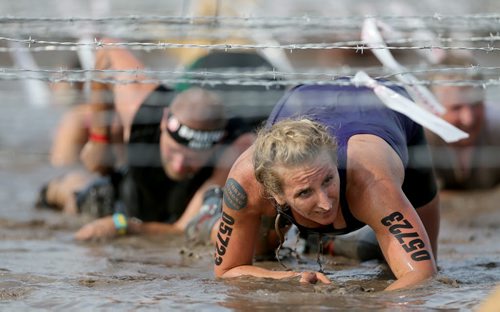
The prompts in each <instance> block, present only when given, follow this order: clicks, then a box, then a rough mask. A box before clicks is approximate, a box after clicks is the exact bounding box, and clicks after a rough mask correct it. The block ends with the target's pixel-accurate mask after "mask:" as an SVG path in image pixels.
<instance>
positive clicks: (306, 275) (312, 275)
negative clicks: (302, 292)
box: [300, 272, 332, 284]
mask: <svg viewBox="0 0 500 312" xmlns="http://www.w3.org/2000/svg"><path fill="white" fill-rule="evenodd" d="M318 281H320V282H321V283H323V284H331V283H332V282H331V281H330V280H329V279H328V277H326V276H325V275H324V274H323V273H319V272H302V273H301V274H300V282H301V283H309V284H316V283H317V282H318Z"/></svg>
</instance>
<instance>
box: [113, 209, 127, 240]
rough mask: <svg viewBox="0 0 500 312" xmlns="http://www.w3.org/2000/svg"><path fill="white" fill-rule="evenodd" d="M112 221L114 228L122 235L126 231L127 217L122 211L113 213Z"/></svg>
mask: <svg viewBox="0 0 500 312" xmlns="http://www.w3.org/2000/svg"><path fill="white" fill-rule="evenodd" d="M113 223H114V224H115V229H116V231H117V232H118V234H120V235H124V234H126V233H127V227H128V223H127V217H125V215H124V214H123V213H119V212H117V213H115V214H114V215H113Z"/></svg>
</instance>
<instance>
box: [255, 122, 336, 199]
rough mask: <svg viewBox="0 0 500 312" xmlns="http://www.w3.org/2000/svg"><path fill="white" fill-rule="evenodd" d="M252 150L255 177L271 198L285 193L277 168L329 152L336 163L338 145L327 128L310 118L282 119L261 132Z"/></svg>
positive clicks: (295, 164)
mask: <svg viewBox="0 0 500 312" xmlns="http://www.w3.org/2000/svg"><path fill="white" fill-rule="evenodd" d="M254 145H255V149H254V151H253V166H254V173H255V178H256V179H257V181H258V182H259V183H261V184H262V185H263V186H264V189H265V190H266V192H267V193H268V194H269V195H273V194H274V195H280V194H282V193H283V187H282V181H281V179H280V177H279V175H278V173H277V171H276V170H275V168H276V166H284V167H294V166H298V165H302V164H307V163H310V162H312V161H314V160H315V159H316V158H317V157H318V156H319V155H320V154H321V153H322V152H323V151H327V152H328V153H329V154H330V156H331V157H332V160H333V162H334V163H335V164H336V163H337V142H336V141H335V139H334V138H333V137H332V136H331V135H330V134H329V133H328V131H327V128H326V127H325V126H324V125H322V124H320V123H317V122H314V121H311V120H309V119H300V120H290V119H289V120H283V121H280V122H277V123H276V124H274V125H273V126H271V127H270V128H263V129H261V130H260V131H259V133H258V135H257V139H256V140H255V143H254Z"/></svg>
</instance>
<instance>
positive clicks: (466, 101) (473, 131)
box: [433, 86, 484, 147]
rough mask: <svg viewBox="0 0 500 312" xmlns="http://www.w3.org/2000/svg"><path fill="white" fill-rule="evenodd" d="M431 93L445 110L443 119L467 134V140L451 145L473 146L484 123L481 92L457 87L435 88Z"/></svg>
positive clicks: (476, 89) (475, 89)
mask: <svg viewBox="0 0 500 312" xmlns="http://www.w3.org/2000/svg"><path fill="white" fill-rule="evenodd" d="M433 91H434V94H435V95H436V98H437V99H438V101H439V102H441V104H443V105H444V107H445V108H446V112H445V114H444V115H443V118H444V119H445V120H446V121H448V122H449V123H451V124H452V125H454V126H455V127H457V128H459V129H461V130H463V131H465V132H467V133H468V134H469V138H467V139H463V140H460V141H459V142H456V143H453V144H454V145H455V146H462V147H464V146H471V145H474V143H475V142H476V141H477V139H478V137H479V134H480V132H481V128H482V126H483V123H484V104H483V96H484V95H483V91H482V90H480V89H478V88H472V87H457V86H437V87H435V88H434V89H433Z"/></svg>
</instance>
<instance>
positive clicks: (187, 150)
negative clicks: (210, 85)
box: [75, 48, 254, 240]
mask: <svg viewBox="0 0 500 312" xmlns="http://www.w3.org/2000/svg"><path fill="white" fill-rule="evenodd" d="M97 56H98V60H99V57H100V56H101V57H103V58H104V60H103V62H102V63H103V64H107V66H105V68H107V69H115V70H116V69H126V68H135V69H137V68H142V67H141V64H140V62H139V61H138V60H137V59H135V57H134V56H133V55H132V54H131V53H130V52H129V51H127V50H125V49H122V48H111V49H107V48H105V49H103V50H100V51H99V52H98V55H97ZM145 78H146V77H138V76H136V75H134V79H145ZM112 88H113V94H114V107H115V110H116V112H117V114H118V116H119V117H120V121H121V123H122V125H123V134H124V135H123V140H124V142H125V145H126V150H127V166H126V172H125V174H124V176H123V178H122V179H121V180H120V182H119V183H118V187H117V188H116V190H117V193H118V194H117V196H116V197H117V201H116V203H115V205H114V211H115V212H114V214H113V215H111V216H106V217H103V218H100V219H97V220H95V221H93V222H91V223H89V224H87V225H85V226H84V227H82V228H81V229H80V230H79V231H78V232H77V233H76V235H75V237H76V239H79V240H89V239H98V238H109V237H113V236H116V235H120V234H125V233H128V234H162V233H182V232H183V231H184V230H185V228H186V226H187V224H188V222H189V221H190V220H191V219H192V218H193V217H194V216H195V215H196V214H197V213H198V212H199V210H200V208H201V207H202V206H203V202H204V200H209V199H210V197H211V196H217V197H218V196H220V188H219V186H222V185H223V184H224V182H225V179H226V177H227V174H228V172H229V170H230V168H231V166H232V164H233V162H234V160H235V159H236V158H237V157H238V156H239V155H240V153H241V152H242V151H244V150H245V149H246V148H247V147H248V146H250V145H251V143H252V142H253V138H254V135H253V134H251V133H250V130H251V127H249V126H247V123H246V122H244V121H243V120H241V119H239V118H235V117H234V118H227V117H226V115H225V110H226V108H225V107H224V105H223V104H222V101H221V98H220V97H219V96H218V95H217V94H216V93H214V92H212V91H209V90H206V89H202V88H198V87H190V88H188V89H187V90H185V91H182V92H179V91H174V90H172V89H169V88H167V87H164V86H161V85H156V84H144V83H136V84H114V85H113V86H112ZM96 107H97V106H96ZM107 131H109V130H107V129H106V125H105V124H104V125H96V126H95V127H93V128H91V133H93V134H94V136H96V138H98V137H99V136H102V137H103V138H104V139H103V140H98V139H94V140H92V139H91V140H89V142H88V143H87V146H85V147H84V149H83V152H82V160H83V162H84V163H85V164H86V166H87V168H89V169H91V170H92V171H100V172H105V171H103V169H104V168H105V165H106V157H108V155H107V153H108V152H109V144H107V143H109V141H108V140H107V137H106V136H107V133H109V132H107Z"/></svg>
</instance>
